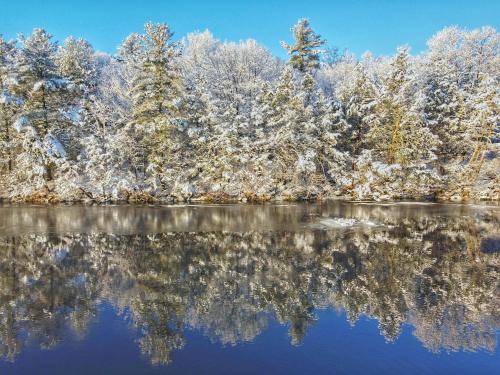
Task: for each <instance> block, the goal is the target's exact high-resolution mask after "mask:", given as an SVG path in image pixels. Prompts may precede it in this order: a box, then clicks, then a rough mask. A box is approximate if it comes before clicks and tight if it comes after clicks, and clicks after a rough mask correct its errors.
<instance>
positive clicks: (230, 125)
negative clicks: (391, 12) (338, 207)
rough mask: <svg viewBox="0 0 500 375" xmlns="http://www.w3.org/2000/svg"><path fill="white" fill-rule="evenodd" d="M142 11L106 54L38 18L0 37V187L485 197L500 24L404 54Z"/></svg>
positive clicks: (496, 178)
mask: <svg viewBox="0 0 500 375" xmlns="http://www.w3.org/2000/svg"><path fill="white" fill-rule="evenodd" d="M292 33H293V41H292V42H291V43H285V42H283V43H282V46H283V47H284V48H285V49H286V51H287V53H288V55H289V59H288V61H283V60H281V59H279V58H276V57H274V56H272V55H271V54H270V53H269V51H267V50H266V49H265V48H264V47H263V46H261V45H259V44H258V43H257V42H255V41H254V40H246V41H240V42H238V43H235V42H221V41H219V40H217V39H216V38H214V37H213V35H212V34H211V33H210V32H208V31H205V32H196V33H191V34H188V35H187V36H186V37H185V38H182V39H180V40H175V39H174V38H173V32H172V30H171V29H170V27H169V26H168V25H167V24H154V23H147V24H146V25H145V28H144V32H143V33H141V34H138V33H132V34H130V35H129V36H128V37H127V38H126V39H125V40H124V41H123V43H122V44H121V45H120V46H119V48H118V52H117V54H116V55H113V56H111V55H109V54H106V53H102V52H96V51H94V49H93V48H92V46H91V45H90V44H89V43H88V42H87V41H85V40H83V39H76V38H74V37H69V38H67V39H66V40H65V41H64V43H62V44H61V45H59V44H58V43H57V42H55V41H54V40H53V38H52V36H51V35H50V34H49V33H48V32H47V31H45V30H43V29H34V30H33V32H32V34H31V35H29V36H23V35H21V36H20V37H19V38H18V39H17V40H14V41H7V40H5V39H3V38H1V37H0V142H1V148H0V176H1V181H0V196H2V197H4V198H7V199H12V200H23V201H45V202H52V201H61V200H63V201H75V200H93V201H101V202H103V201H116V200H128V201H145V202H151V201H164V200H167V201H168V200H188V199H201V200H233V199H239V200H243V201H250V200H258V201H265V200H271V199H288V200H297V199H317V198H328V197H348V198H351V199H376V200H382V199H397V198H421V197H431V198H444V199H468V198H482V199H498V198H499V196H500V190H499V188H498V186H500V184H499V183H500V174H499V173H498V171H499V170H500V162H499V160H500V159H499V158H498V144H499V143H498V139H499V133H500V127H499V103H500V101H499V98H500V96H499V79H500V60H499V46H500V43H499V41H500V38H499V33H497V32H496V30H495V29H493V28H491V27H483V28H481V29H475V30H471V31H467V30H461V29H459V28H457V27H448V28H445V29H443V30H442V31H440V32H438V33H437V34H436V35H434V36H433V37H432V38H431V39H430V40H429V41H428V44H427V45H428V48H427V50H426V51H425V52H424V53H421V54H419V55H416V56H414V55H412V54H410V50H409V48H408V47H401V48H399V49H398V50H397V52H396V53H395V55H394V56H379V57H376V56H373V55H372V54H370V53H365V54H364V55H363V56H362V57H361V58H359V59H357V58H356V57H355V56H353V55H352V54H351V53H350V52H348V51H344V52H339V51H338V50H335V49H328V48H326V42H325V41H324V40H323V38H322V37H321V36H320V35H318V34H317V33H315V32H314V31H313V29H312V28H311V26H310V24H309V21H308V20H307V19H302V20H299V21H298V23H297V24H296V25H295V26H294V27H293V28H292Z"/></svg>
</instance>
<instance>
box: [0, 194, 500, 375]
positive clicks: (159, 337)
mask: <svg viewBox="0 0 500 375" xmlns="http://www.w3.org/2000/svg"><path fill="white" fill-rule="evenodd" d="M499 274H500V207H499V206H486V205H468V206H466V205H441V204H418V203H411V204H409V203H406V204H405V203H403V204H362V203H357V204H354V203H328V204H322V205H316V204H290V205H265V206H258V205H256V206H251V205H247V206H243V205H224V206H219V205H211V206H209V205H205V206H190V205H186V206H165V207H130V206H116V207H79V206H71V207H51V208H46V207H27V206H19V207H14V206H3V207H0V373H1V374H50V375H54V374H65V375H66V374H90V373H92V374H106V375H109V374H120V375H123V374H239V373H241V374H398V375H399V374H419V375H420V374H433V375H435V374H475V375H476V374H500V350H499V349H498V341H499V330H500V277H499Z"/></svg>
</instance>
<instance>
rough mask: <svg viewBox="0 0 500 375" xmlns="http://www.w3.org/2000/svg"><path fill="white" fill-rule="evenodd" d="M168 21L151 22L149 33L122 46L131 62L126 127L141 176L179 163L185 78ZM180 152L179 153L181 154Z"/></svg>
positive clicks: (159, 176) (165, 171)
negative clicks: (181, 78) (128, 120)
mask: <svg viewBox="0 0 500 375" xmlns="http://www.w3.org/2000/svg"><path fill="white" fill-rule="evenodd" d="M172 36H173V33H172V32H171V31H170V28H169V27H168V25H166V24H153V23H147V24H146V25H145V34H144V35H140V36H135V35H133V36H131V37H129V38H128V39H127V40H126V41H125V43H124V45H123V46H122V57H123V58H124V59H125V60H126V63H128V64H130V65H131V67H132V69H133V71H134V76H133V79H132V82H131V97H132V118H131V121H130V123H129V124H128V125H127V129H126V132H127V134H128V136H129V137H131V138H130V139H131V143H129V145H132V143H133V144H135V146H134V147H132V149H131V150H133V154H132V155H131V162H132V167H133V168H134V170H135V175H136V178H137V179H138V180H142V181H144V179H145V178H146V177H147V171H150V172H151V173H152V175H153V176H154V177H153V178H155V179H156V180H157V181H158V182H161V181H162V179H163V178H164V177H165V175H166V174H169V173H172V170H173V169H176V168H177V169H178V160H176V156H179V154H177V153H178V152H180V153H182V150H179V149H178V142H179V138H180V137H181V136H182V135H181V134H180V133H182V128H183V125H184V121H183V120H182V118H181V116H180V111H179V105H180V96H181V95H182V83H181V80H180V76H179V73H178V67H177V62H176V58H177V57H178V55H179V49H178V45H177V43H174V42H172V41H171V38H172ZM176 154H177V155H176Z"/></svg>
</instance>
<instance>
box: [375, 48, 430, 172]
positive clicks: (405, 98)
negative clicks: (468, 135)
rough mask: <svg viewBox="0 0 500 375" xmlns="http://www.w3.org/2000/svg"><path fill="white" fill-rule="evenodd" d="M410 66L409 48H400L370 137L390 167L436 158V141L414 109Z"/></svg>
mask: <svg viewBox="0 0 500 375" xmlns="http://www.w3.org/2000/svg"><path fill="white" fill-rule="evenodd" d="M409 64H410V62H409V54H408V49H406V48H401V49H399V50H398V54H397V56H396V57H395V58H394V59H393V61H392V63H391V68H390V72H389V74H388V76H387V77H386V79H385V81H384V82H383V87H382V92H381V95H380V97H379V98H378V100H377V103H376V109H375V111H376V112H375V113H376V115H375V121H374V123H373V126H372V128H371V129H370V131H369V134H368V137H369V139H370V142H371V145H372V147H373V149H374V150H375V152H376V153H377V155H378V156H379V157H380V158H381V159H382V160H383V161H384V162H386V163H388V164H394V163H397V164H401V165H405V166H406V165H409V164H411V163H418V162H425V161H429V160H431V159H433V157H434V156H433V150H434V148H435V145H436V139H435V137H434V135H433V134H432V133H431V132H430V131H429V129H428V128H427V127H426V126H425V125H424V123H423V122H422V119H421V115H420V114H419V112H418V110H417V109H416V108H415V105H414V103H415V102H414V98H415V95H416V94H417V92H416V87H415V82H414V79H413V78H412V73H411V71H410V67H409Z"/></svg>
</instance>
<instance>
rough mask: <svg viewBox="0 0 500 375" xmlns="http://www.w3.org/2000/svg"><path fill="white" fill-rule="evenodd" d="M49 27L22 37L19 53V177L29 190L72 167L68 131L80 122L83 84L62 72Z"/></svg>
mask: <svg viewBox="0 0 500 375" xmlns="http://www.w3.org/2000/svg"><path fill="white" fill-rule="evenodd" d="M51 38H52V36H51V35H50V34H49V33H47V32H46V31H45V30H43V29H34V30H33V33H32V34H31V35H30V36H29V37H24V36H21V44H22V48H21V49H20V51H19V53H18V54H17V56H16V63H17V81H18V82H17V85H16V93H17V94H18V95H19V96H20V97H21V99H22V101H23V102H22V105H21V106H20V109H19V111H18V113H17V120H16V122H15V127H16V129H17V130H18V132H19V133H20V135H21V138H22V147H23V150H22V152H20V153H19V155H18V158H17V159H18V163H19V166H18V172H19V177H20V178H21V179H22V180H25V182H26V186H27V187H28V190H37V189H40V188H41V187H44V186H45V187H46V188H48V189H49V190H52V189H53V187H54V186H53V181H54V179H55V178H56V177H58V174H59V172H62V169H61V168H62V167H63V166H65V167H66V166H67V164H66V161H67V157H68V151H69V150H67V147H65V146H68V145H69V143H70V141H71V139H69V137H68V134H69V133H68V130H69V129H70V128H71V127H72V126H74V125H75V118H74V116H73V115H74V105H75V98H78V97H79V95H80V92H79V87H78V86H77V85H75V84H74V83H72V82H70V81H69V80H68V79H66V78H65V77H63V76H61V74H59V72H58V67H57V64H56V52H57V43H55V42H52V41H51Z"/></svg>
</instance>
